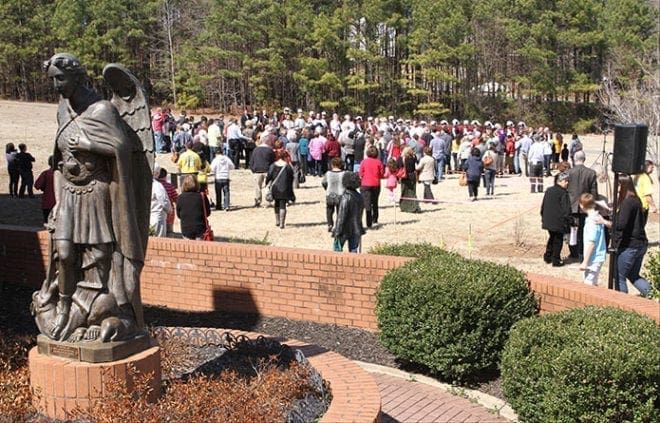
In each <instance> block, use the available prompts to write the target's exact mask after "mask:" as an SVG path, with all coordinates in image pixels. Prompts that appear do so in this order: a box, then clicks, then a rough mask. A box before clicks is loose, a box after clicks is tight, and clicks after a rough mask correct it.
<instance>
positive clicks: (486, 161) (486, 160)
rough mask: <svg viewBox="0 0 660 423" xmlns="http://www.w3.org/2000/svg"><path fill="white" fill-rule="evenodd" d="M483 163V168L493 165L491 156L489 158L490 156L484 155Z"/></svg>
mask: <svg viewBox="0 0 660 423" xmlns="http://www.w3.org/2000/svg"><path fill="white" fill-rule="evenodd" d="M483 162H484V166H490V165H492V164H493V156H491V155H490V154H486V155H485V156H484V160H483Z"/></svg>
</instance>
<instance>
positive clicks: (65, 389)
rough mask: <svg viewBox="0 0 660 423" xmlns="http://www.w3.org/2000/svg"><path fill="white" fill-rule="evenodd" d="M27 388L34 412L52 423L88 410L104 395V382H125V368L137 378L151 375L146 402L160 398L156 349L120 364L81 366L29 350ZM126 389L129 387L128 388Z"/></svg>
mask: <svg viewBox="0 0 660 423" xmlns="http://www.w3.org/2000/svg"><path fill="white" fill-rule="evenodd" d="M29 366H30V387H31V388H32V392H33V401H34V406H35V407H36V408H37V411H39V412H40V413H43V414H45V415H47V416H48V417H51V418H55V419H66V418H67V413H68V412H71V411H72V410H73V409H74V408H76V407H81V408H88V407H89V406H90V405H91V403H92V402H93V401H94V400H96V399H100V398H102V397H103V395H104V388H103V384H104V382H105V381H106V380H107V379H109V378H111V377H114V378H116V379H118V380H122V381H126V379H127V374H128V368H129V366H130V367H132V368H134V369H135V370H137V371H138V372H140V374H147V373H153V376H152V378H151V380H150V382H149V383H150V386H151V388H152V391H151V394H150V398H149V400H150V401H152V402H155V401H156V400H157V399H158V397H159V395H160V379H161V372H160V348H158V347H152V348H149V349H147V350H144V351H142V352H140V353H138V354H134V355H132V356H130V357H127V358H125V359H123V360H118V361H112V362H107V363H84V362H78V361H71V360H67V359H63V358H58V357H52V356H47V355H44V354H41V353H39V351H38V350H37V347H34V348H32V349H31V350H30V354H29ZM128 386H129V388H130V383H129V384H128Z"/></svg>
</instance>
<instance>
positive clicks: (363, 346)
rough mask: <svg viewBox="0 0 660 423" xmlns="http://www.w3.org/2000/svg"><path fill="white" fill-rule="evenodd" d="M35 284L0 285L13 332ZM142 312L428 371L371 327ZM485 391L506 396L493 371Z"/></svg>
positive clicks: (0, 320)
mask: <svg viewBox="0 0 660 423" xmlns="http://www.w3.org/2000/svg"><path fill="white" fill-rule="evenodd" d="M33 291H34V289H31V288H26V287H22V286H17V285H9V284H7V285H6V286H5V287H4V289H2V290H0V309H2V310H3V313H1V314H0V328H3V327H6V328H11V329H13V331H14V333H18V334H21V333H24V334H32V335H35V336H36V334H38V330H37V328H36V325H35V324H34V320H33V318H32V316H31V315H30V312H29V304H30V300H31V296H32V292H33ZM144 318H145V321H146V322H147V324H148V325H150V326H154V327H155V326H181V327H209V328H223V329H236V330H243V331H250V332H259V333H263V334H268V335H271V336H273V337H276V338H283V339H286V338H290V339H298V340H300V341H305V342H308V343H310V344H315V345H319V346H321V347H323V348H326V349H328V350H331V351H335V352H337V353H339V354H341V355H343V356H344V357H347V358H349V359H351V360H359V361H365V362H369V363H374V364H380V365H383V366H388V367H395V368H399V369H402V370H406V371H411V372H416V373H422V374H426V375H430V372H429V371H428V369H425V368H422V367H419V366H411V365H410V364H407V363H402V362H400V361H399V360H397V359H396V357H395V356H394V355H392V354H391V353H390V352H389V351H387V349H385V347H384V346H383V345H382V344H381V343H380V341H379V340H378V336H377V335H376V334H375V333H372V332H369V331H365V330H361V329H355V328H349V327H345V326H338V325H332V324H321V323H314V322H307V321H298V320H291V319H284V318H275V317H265V316H261V315H257V314H247V313H225V312H220V311H213V312H185V311H179V310H172V309H168V308H164V307H156V306H148V305H145V308H144ZM470 388H472V389H477V390H479V391H481V392H484V393H486V394H489V395H492V396H495V397H497V398H501V399H504V396H503V393H502V387H501V379H500V378H499V377H498V375H497V374H495V375H487V376H486V379H485V380H484V381H482V382H480V383H477V384H475V385H474V386H470Z"/></svg>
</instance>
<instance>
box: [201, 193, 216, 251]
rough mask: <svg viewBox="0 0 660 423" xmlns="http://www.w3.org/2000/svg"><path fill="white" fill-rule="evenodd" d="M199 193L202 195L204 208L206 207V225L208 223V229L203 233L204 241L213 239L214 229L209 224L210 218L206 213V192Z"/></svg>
mask: <svg viewBox="0 0 660 423" xmlns="http://www.w3.org/2000/svg"><path fill="white" fill-rule="evenodd" d="M199 195H200V196H201V197H202V208H203V209H204V225H206V230H205V231H204V233H203V234H202V241H213V229H211V226H210V225H209V218H208V217H207V215H206V201H204V194H202V193H201V192H200V193H199Z"/></svg>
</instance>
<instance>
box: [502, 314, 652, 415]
mask: <svg viewBox="0 0 660 423" xmlns="http://www.w3.org/2000/svg"><path fill="white" fill-rule="evenodd" d="M659 352H660V328H659V327H658V326H657V325H656V324H655V322H653V321H652V320H651V319H649V318H647V317H645V316H641V315H639V314H636V313H632V312H627V311H622V310H618V309H614V308H599V307H587V308H581V309H573V310H569V311H565V312H562V313H555V314H548V315H544V316H541V317H537V318H531V319H526V320H523V321H521V322H518V323H517V324H516V325H514V327H513V328H512V329H511V335H510V338H509V341H508V342H507V344H506V346H505V348H504V352H503V354H502V363H501V370H502V381H503V388H504V394H505V396H506V398H507V400H508V401H509V402H510V404H511V405H512V407H513V408H514V409H515V410H516V412H517V413H518V416H519V417H520V418H521V420H524V421H526V422H528V423H529V422H624V421H626V422H627V421H635V422H652V421H656V422H657V421H660V412H659V411H658V410H660V401H659V398H658V395H659V394H660V389H659V384H660V356H659V354H660V353H659Z"/></svg>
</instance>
